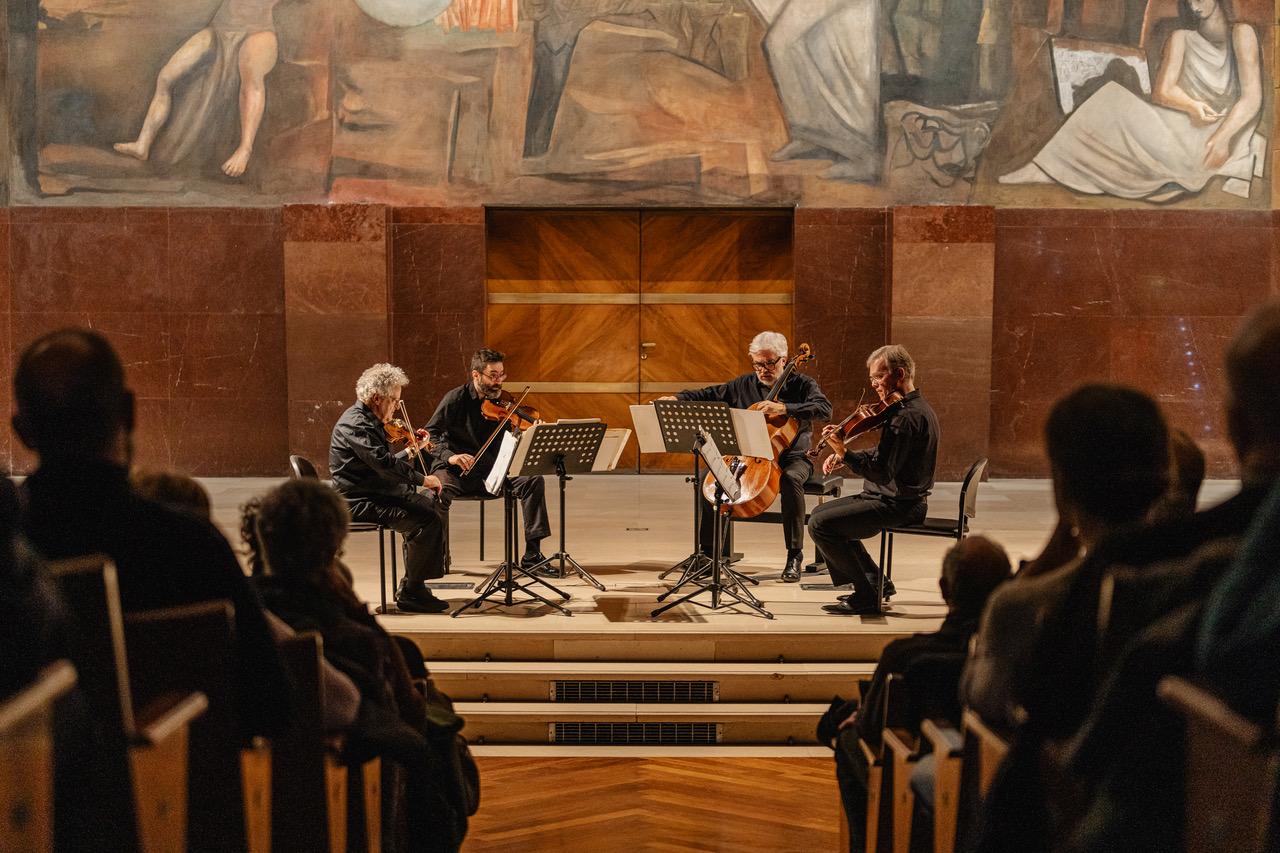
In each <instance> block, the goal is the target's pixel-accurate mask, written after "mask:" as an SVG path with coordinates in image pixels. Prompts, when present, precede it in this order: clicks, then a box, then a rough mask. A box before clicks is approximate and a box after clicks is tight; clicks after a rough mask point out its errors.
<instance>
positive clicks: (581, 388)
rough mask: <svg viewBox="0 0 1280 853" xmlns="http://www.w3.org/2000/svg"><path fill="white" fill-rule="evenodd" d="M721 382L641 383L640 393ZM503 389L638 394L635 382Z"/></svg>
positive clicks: (509, 384)
mask: <svg viewBox="0 0 1280 853" xmlns="http://www.w3.org/2000/svg"><path fill="white" fill-rule="evenodd" d="M719 384H721V381H720V380H717V379H711V380H706V381H703V380H697V379H690V380H689V381H688V382H678V381H677V382H641V383H639V389H640V393H641V394H642V395H643V394H674V393H675V392H677V391H684V390H686V389H689V388H706V387H707V386H708V385H719ZM502 387H503V388H504V389H505V390H507V391H509V392H511V393H512V394H515V395H516V396H519V395H520V392H521V391H523V390H524V389H525V388H526V387H528V389H529V393H530V394H634V393H636V387H637V386H636V383H635V382H522V381H519V380H516V379H507V380H505V381H504V382H503V383H502Z"/></svg>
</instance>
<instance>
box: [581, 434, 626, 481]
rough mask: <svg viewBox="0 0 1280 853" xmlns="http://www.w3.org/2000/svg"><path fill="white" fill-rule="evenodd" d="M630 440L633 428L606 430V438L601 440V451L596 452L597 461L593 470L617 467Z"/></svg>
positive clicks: (608, 469) (593, 464)
mask: <svg viewBox="0 0 1280 853" xmlns="http://www.w3.org/2000/svg"><path fill="white" fill-rule="evenodd" d="M630 440H631V430H629V429H625V428H618V429H609V430H605V433H604V440H603V441H601V442H600V451H599V452H598V453H597V454H596V461H595V462H593V463H592V465H591V470H592V472H595V471H612V470H613V469H614V468H617V467H618V460H619V459H620V458H621V457H622V451H623V449H624V448H625V447H626V446H627V442H628V441H630Z"/></svg>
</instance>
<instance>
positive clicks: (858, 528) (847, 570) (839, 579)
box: [809, 492, 928, 604]
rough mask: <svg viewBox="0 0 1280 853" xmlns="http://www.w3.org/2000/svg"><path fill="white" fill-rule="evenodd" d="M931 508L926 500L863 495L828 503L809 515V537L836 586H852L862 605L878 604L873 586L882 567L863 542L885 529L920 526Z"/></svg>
mask: <svg viewBox="0 0 1280 853" xmlns="http://www.w3.org/2000/svg"><path fill="white" fill-rule="evenodd" d="M927 510H928V505H927V503H926V502H925V501H923V500H916V501H909V502H908V501H903V502H897V501H892V502H891V501H886V500H884V499H883V498H881V497H880V496H878V495H870V494H867V493H866V492H863V493H862V494H860V495H851V496H849V497H847V498H838V499H836V500H834V501H827V502H826V503H824V504H823V505H822V506H820V507H818V508H817V509H815V510H814V511H813V515H811V516H809V536H810V538H812V539H813V542H814V544H815V545H817V546H818V552H819V553H820V554H821V555H822V558H823V560H824V561H825V562H826V564H827V569H828V571H830V572H831V580H832V582H833V583H835V584H836V585H837V586H840V585H842V584H847V583H851V584H853V590H854V591H853V598H854V601H855V602H856V603H859V604H875V603H876V599H877V591H876V589H875V587H874V586H873V583H874V582H876V581H878V580H879V578H880V567H879V566H877V565H876V563H875V561H874V560H872V559H871V555H870V554H868V553H867V549H866V548H865V547H863V545H862V541H861V540H863V539H868V538H870V537H872V536H877V535H879V533H880V531H881V530H884V529H885V528H886V527H893V526H895V525H899V524H917V523H919V522H921V521H923V520H924V516H925V512H926V511H927Z"/></svg>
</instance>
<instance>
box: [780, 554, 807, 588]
mask: <svg viewBox="0 0 1280 853" xmlns="http://www.w3.org/2000/svg"><path fill="white" fill-rule="evenodd" d="M803 559H804V555H803V554H788V555H787V565H786V567H785V568H784V569H783V570H782V581H783V583H798V582H799V580H800V561H801V560H803Z"/></svg>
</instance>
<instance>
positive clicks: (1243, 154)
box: [999, 0, 1266, 201]
mask: <svg viewBox="0 0 1280 853" xmlns="http://www.w3.org/2000/svg"><path fill="white" fill-rule="evenodd" d="M1226 3H1227V0H1179V3H1178V8H1179V12H1180V15H1181V18H1182V21H1183V24H1184V27H1183V28H1181V29H1177V30H1174V31H1173V33H1172V34H1171V35H1170V37H1169V41H1168V43H1167V44H1166V46H1165V50H1164V55H1163V56H1162V57H1161V61H1160V70H1159V71H1158V72H1157V74H1156V83H1155V86H1154V90H1153V92H1152V95H1151V103H1148V102H1146V101H1145V100H1143V99H1142V98H1140V97H1138V96H1137V95H1135V94H1133V93H1132V92H1131V91H1129V90H1128V89H1126V88H1124V87H1123V86H1121V85H1120V84H1118V83H1115V82H1111V83H1107V84H1106V85H1105V86H1103V87H1102V88H1101V89H1099V90H1098V91H1097V93H1096V94H1094V95H1093V97H1091V98H1089V100H1087V101H1085V102H1084V103H1083V104H1082V105H1081V106H1080V107H1079V109H1077V110H1076V111H1075V112H1074V113H1073V114H1072V115H1071V117H1070V118H1068V119H1067V122H1066V124H1064V125H1063V126H1062V128H1061V129H1059V130H1058V132H1057V133H1056V134H1054V136H1053V138H1052V139H1050V140H1049V142H1048V143H1047V144H1046V145H1045V146H1044V148H1042V149H1041V150H1040V153H1039V154H1037V155H1036V156H1035V158H1034V159H1033V160H1032V161H1031V162H1030V163H1028V164H1027V165H1026V166H1023V167H1022V168H1021V169H1018V170H1017V171H1014V172H1011V173H1009V174H1007V175H1003V176H1001V178H1000V179H999V180H1000V182H1001V183H1005V184H1016V183H1050V182H1052V181H1056V182H1058V183H1060V184H1064V185H1065V186H1068V187H1070V188H1071V189H1074V190H1077V191H1079V192H1083V193H1092V194H1102V193H1107V194H1110V195H1115V196H1120V197H1121V198H1130V199H1147V200H1149V201H1170V200H1172V199H1174V198H1177V197H1178V196H1181V195H1183V194H1184V193H1194V192H1199V191H1200V190H1202V189H1204V187H1205V184H1207V183H1208V182H1209V179H1210V178H1213V177H1214V176H1215V175H1221V176H1223V177H1225V178H1227V182H1226V183H1225V184H1224V186H1223V189H1224V190H1226V191H1227V192H1231V193H1234V194H1236V195H1240V196H1243V197H1245V198H1248V196H1249V188H1250V182H1251V181H1252V179H1253V178H1254V177H1256V176H1258V175H1259V174H1260V172H1261V168H1262V162H1263V161H1262V159H1261V154H1262V152H1265V150H1266V145H1265V141H1264V140H1263V139H1262V138H1261V137H1260V136H1259V135H1258V134H1257V132H1256V128H1257V124H1258V115H1259V113H1260V111H1261V109H1262V79H1261V78H1262V61H1261V56H1260V53H1259V48H1258V36H1257V33H1256V32H1255V31H1254V29H1253V27H1252V26H1250V25H1249V24H1245V23H1234V24H1233V23H1232V22H1231V19H1230V15H1229V10H1228V9H1227V8H1226Z"/></svg>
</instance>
